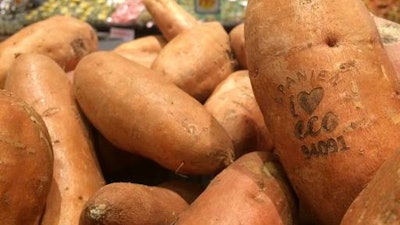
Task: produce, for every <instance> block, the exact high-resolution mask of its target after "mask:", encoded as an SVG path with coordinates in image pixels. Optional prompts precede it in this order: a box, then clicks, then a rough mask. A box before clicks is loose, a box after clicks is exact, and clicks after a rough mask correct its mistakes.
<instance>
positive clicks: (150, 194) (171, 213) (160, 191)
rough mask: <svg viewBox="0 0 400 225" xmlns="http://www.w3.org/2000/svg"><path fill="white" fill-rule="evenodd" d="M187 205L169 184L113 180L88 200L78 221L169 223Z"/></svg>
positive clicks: (109, 224)
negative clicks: (168, 186) (146, 183)
mask: <svg viewBox="0 0 400 225" xmlns="http://www.w3.org/2000/svg"><path fill="white" fill-rule="evenodd" d="M187 207H188V203H187V202H186V201H185V200H184V199H183V198H182V197H181V196H179V194H177V193H175V192H174V191H171V190H169V189H166V188H161V187H155V186H147V185H142V184H136V183H111V184H107V185H106V186H104V187H102V188H101V189H100V190H99V191H98V192H97V193H96V194H95V195H93V197H92V198H91V199H90V200H89V201H88V202H87V203H86V205H85V207H84V210H83V211H82V214H81V218H80V223H79V225H127V224H129V225H143V224H146V225H162V224H164V225H170V224H171V222H173V221H174V220H175V219H176V217H177V216H178V214H179V213H180V212H182V211H183V210H184V209H186V208H187Z"/></svg>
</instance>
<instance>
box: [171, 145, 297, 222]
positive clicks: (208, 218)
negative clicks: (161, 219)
mask: <svg viewBox="0 0 400 225" xmlns="http://www.w3.org/2000/svg"><path fill="white" fill-rule="evenodd" d="M271 159H272V158H271V155H270V154H269V153H267V152H262V151H254V152H250V153H247V154H245V155H243V156H242V157H240V158H238V159H237V160H236V161H235V162H234V163H232V164H231V165H230V166H229V167H227V168H226V169H224V170H223V171H222V172H221V173H219V174H218V175H217V176H216V177H214V178H213V180H212V181H211V183H210V184H209V185H208V186H207V188H206V189H205V190H204V191H203V192H202V193H201V194H200V196H199V197H197V199H196V200H195V201H194V202H193V203H192V204H191V205H190V206H189V208H188V209H186V210H185V211H183V212H182V213H181V214H180V215H179V218H178V220H177V221H176V222H175V223H174V225H181V224H185V225H192V224H193V225H196V224H203V225H224V224H226V225H228V224H229V225H239V224H252V225H272V224H274V225H280V224H282V225H283V224H285V225H289V224H293V222H294V217H295V207H296V206H295V204H296V203H295V200H294V195H293V193H292V191H291V189H290V187H289V186H288V183H287V180H285V178H284V177H285V175H284V174H283V171H282V170H281V168H280V167H277V166H276V164H274V162H272V161H271Z"/></svg>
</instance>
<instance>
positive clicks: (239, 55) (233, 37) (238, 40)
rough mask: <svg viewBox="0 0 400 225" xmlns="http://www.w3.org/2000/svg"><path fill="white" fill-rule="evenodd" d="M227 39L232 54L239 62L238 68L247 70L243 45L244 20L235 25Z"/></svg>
mask: <svg viewBox="0 0 400 225" xmlns="http://www.w3.org/2000/svg"><path fill="white" fill-rule="evenodd" d="M229 41H230V43H231V49H232V52H233V55H234V56H235V58H236V60H237V61H238V63H239V68H240V69H242V70H247V58H246V50H245V47H244V22H243V23H240V24H238V25H236V26H235V27H234V28H233V29H232V30H231V31H230V32H229Z"/></svg>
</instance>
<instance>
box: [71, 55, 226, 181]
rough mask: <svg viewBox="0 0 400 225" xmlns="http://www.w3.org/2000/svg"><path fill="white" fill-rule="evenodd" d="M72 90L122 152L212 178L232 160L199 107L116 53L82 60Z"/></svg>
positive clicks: (223, 137) (214, 126)
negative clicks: (209, 175) (208, 175)
mask: <svg viewBox="0 0 400 225" xmlns="http://www.w3.org/2000/svg"><path fill="white" fill-rule="evenodd" d="M93 68H96V69H93ZM73 86H74V92H75V96H76V98H77V100H78V102H79V105H80V106H81V108H82V110H83V112H84V113H85V115H86V116H87V118H88V119H89V121H91V123H92V124H93V125H94V127H96V128H97V129H98V130H99V131H100V132H101V134H103V135H104V137H106V138H107V140H109V141H110V142H111V143H112V144H113V145H115V146H116V147H118V148H120V149H123V150H126V151H130V152H133V153H136V154H139V155H141V156H144V157H146V158H149V159H152V160H154V161H155V162H157V163H159V164H160V165H162V166H163V167H165V168H168V169H170V170H172V171H175V172H177V173H182V174H198V175H200V174H211V173H214V172H216V171H219V170H221V169H222V168H224V167H225V166H227V165H229V164H230V163H231V162H232V161H233V159H234V153H233V146H232V141H231V139H230V138H229V136H228V134H227V133H226V131H225V130H224V128H223V127H222V126H221V125H220V124H219V123H218V122H217V121H216V120H215V118H214V117H213V116H212V115H211V114H210V113H208V112H207V111H206V110H205V108H204V107H203V105H201V104H200V103H199V102H198V101H196V100H195V99H194V98H192V97H191V96H189V95H188V94H186V93H185V92H183V91H182V90H181V89H179V88H178V87H177V86H175V85H174V84H173V83H170V82H167V81H166V80H164V79H162V77H161V76H160V75H158V74H157V73H156V72H155V71H153V70H151V69H148V68H146V67H144V66H142V65H140V64H137V63H135V62H132V61H129V60H128V59H125V58H124V57H122V56H119V55H118V54H116V53H113V52H102V51H98V52H96V53H92V54H90V55H88V56H86V57H85V58H83V59H82V60H81V61H80V62H79V64H78V66H77V68H76V70H75V77H74V82H73Z"/></svg>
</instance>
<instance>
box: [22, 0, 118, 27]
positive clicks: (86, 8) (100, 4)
mask: <svg viewBox="0 0 400 225" xmlns="http://www.w3.org/2000/svg"><path fill="white" fill-rule="evenodd" d="M121 2H122V1H121V0H72V1H71V0H47V1H44V2H43V4H41V5H40V6H38V7H37V8H35V9H32V10H30V11H29V12H27V13H26V14H25V19H26V23H27V24H31V23H35V22H38V21H41V20H44V19H47V18H49V17H51V16H55V15H64V16H72V17H75V18H77V19H80V20H82V21H86V22H88V23H90V24H91V25H93V26H98V27H99V26H106V20H107V18H108V17H109V16H110V15H111V13H112V12H113V11H114V9H115V6H116V5H117V4H118V3H121Z"/></svg>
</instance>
